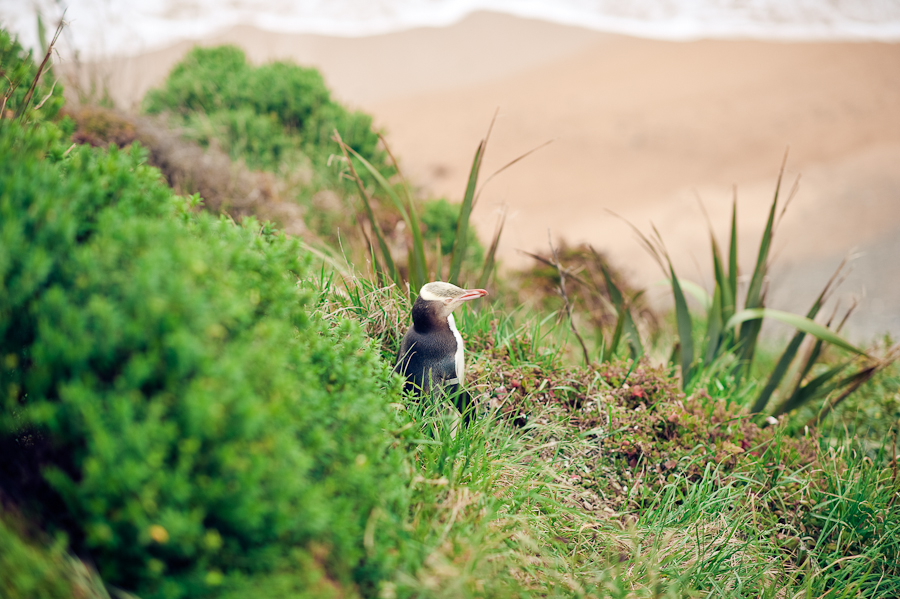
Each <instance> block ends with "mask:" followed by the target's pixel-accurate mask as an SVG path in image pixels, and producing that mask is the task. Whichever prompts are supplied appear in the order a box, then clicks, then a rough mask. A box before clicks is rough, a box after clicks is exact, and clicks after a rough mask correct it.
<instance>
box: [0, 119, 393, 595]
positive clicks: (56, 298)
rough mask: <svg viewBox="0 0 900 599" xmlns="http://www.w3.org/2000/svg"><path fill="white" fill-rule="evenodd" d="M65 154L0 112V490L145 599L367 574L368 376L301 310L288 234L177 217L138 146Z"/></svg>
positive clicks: (374, 566)
mask: <svg viewBox="0 0 900 599" xmlns="http://www.w3.org/2000/svg"><path fill="white" fill-rule="evenodd" d="M65 147H66V142H63V134H62V132H61V131H60V130H59V129H58V128H56V127H55V126H53V125H49V124H42V125H39V126H32V127H23V126H22V125H20V124H18V123H15V122H11V121H0V223H2V226H0V347H2V348H3V350H2V351H3V355H2V362H0V393H2V413H0V453H2V454H3V455H4V456H5V457H4V459H5V461H4V464H3V465H2V466H0V487H2V488H3V489H4V490H6V491H7V493H8V494H9V495H10V496H11V497H12V498H13V499H14V500H16V501H17V502H19V503H20V504H21V505H22V506H23V508H24V509H26V510H29V511H30V512H29V513H31V514H33V515H35V516H36V517H37V518H39V519H40V520H42V521H43V523H44V524H45V525H46V526H50V527H58V528H62V529H65V530H66V531H67V532H68V533H69V535H70V538H71V539H72V542H73V548H74V549H75V550H76V551H77V552H83V553H86V554H87V555H89V556H90V559H91V560H92V561H93V562H94V563H96V564H97V567H98V569H99V571H100V573H101V575H102V576H103V577H104V579H105V580H106V581H108V582H110V583H112V584H114V585H116V586H119V587H122V588H125V589H127V590H133V591H136V592H137V593H139V594H140V595H141V596H142V597H145V599H146V598H152V597H201V596H207V595H211V594H220V593H223V592H228V591H229V590H234V589H238V588H245V587H246V586H248V585H249V586H256V583H253V584H251V583H249V582H248V581H253V580H259V577H260V576H262V577H264V578H265V577H267V576H269V575H270V574H271V573H273V572H279V573H280V574H278V575H277V576H278V577H279V578H278V580H281V581H282V582H281V583H277V584H276V583H274V582H272V583H271V584H269V586H271V587H272V588H273V594H274V593H275V589H278V588H282V589H285V590H284V593H285V594H289V593H292V594H293V596H297V595H298V594H300V595H301V596H302V593H301V591H303V592H306V593H307V596H310V597H313V596H323V595H324V593H323V592H321V589H322V588H338V589H339V588H344V589H345V591H343V594H346V593H348V592H349V593H350V594H353V591H352V589H354V588H360V589H363V590H364V589H366V588H369V587H370V586H371V585H374V584H376V583H377V582H378V580H379V579H380V578H381V577H382V576H384V575H385V568H386V566H384V565H383V564H382V562H381V561H380V560H381V557H382V556H383V555H386V553H385V552H383V551H382V550H380V549H370V551H368V552H366V551H364V549H363V534H364V531H365V527H366V524H367V521H368V519H369V517H370V514H371V513H372V511H373V509H375V508H376V507H377V506H389V505H390V501H391V500H392V492H393V491H392V490H393V489H403V488H405V485H404V484H403V479H404V476H405V475H403V474H402V472H403V464H402V456H401V455H400V454H399V453H397V452H388V451H387V449H388V447H389V445H390V444H391V443H392V442H393V439H392V438H391V437H390V436H389V435H388V434H387V433H386V432H385V430H386V429H388V428H390V425H391V422H392V416H391V413H390V412H389V410H388V408H387V402H388V401H389V400H390V399H391V398H395V397H396V396H395V394H396V393H397V392H398V389H397V387H396V385H395V384H394V383H393V382H392V379H391V378H390V372H389V369H387V368H386V367H385V366H384V365H383V364H382V363H381V362H380V361H379V360H378V358H377V355H376V353H375V352H374V351H372V349H371V348H370V347H369V346H368V343H367V342H366V341H365V339H364V337H363V336H362V334H361V332H360V331H359V330H358V328H357V327H355V326H352V325H350V324H347V323H343V324H338V325H334V326H333V327H329V325H326V324H325V323H323V322H322V321H321V320H320V319H317V318H314V317H312V316H311V315H310V311H309V306H310V302H311V296H310V295H309V294H307V293H306V292H304V291H303V290H302V287H301V286H299V285H298V279H299V278H302V277H303V276H304V274H305V273H306V271H307V269H308V264H307V261H306V260H305V259H303V258H302V257H298V256H300V255H301V252H300V249H299V247H298V246H297V245H296V244H295V243H294V242H292V241H290V240H288V239H286V238H285V237H284V236H280V235H275V234H273V233H272V232H271V231H270V230H269V229H268V228H267V227H262V228H260V227H259V226H257V225H256V224H255V223H253V222H251V223H249V224H248V225H247V226H244V227H240V226H236V225H234V224H233V223H231V222H230V221H227V220H224V219H222V220H217V219H215V218H214V217H212V216H210V215H208V214H204V213H201V214H193V213H192V212H191V211H190V210H189V207H188V205H187V202H186V201H185V200H184V199H183V198H178V197H176V196H173V194H172V192H171V190H170V189H169V188H168V187H166V186H165V185H164V184H163V183H162V182H161V180H160V176H159V172H158V171H157V170H155V169H152V168H149V167H146V166H144V165H143V164H142V162H143V159H144V155H143V154H144V153H143V151H142V149H141V148H140V147H138V146H134V147H133V148H132V149H131V150H129V151H120V150H116V149H115V148H110V149H109V150H98V149H94V148H90V147H87V146H82V147H79V148H77V149H76V150H74V151H72V152H71V153H70V154H68V156H65V157H63V153H64V149H65ZM272 575H274V574H272ZM284 577H287V578H286V579H285V578H284ZM284 580H287V582H284ZM323 580H324V581H325V582H322V581H323ZM259 584H263V583H262V582H259ZM267 584H268V583H267ZM323 585H324V586H323ZM317 588H318V589H319V590H316V589H317Z"/></svg>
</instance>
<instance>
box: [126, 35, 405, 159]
mask: <svg viewBox="0 0 900 599" xmlns="http://www.w3.org/2000/svg"><path fill="white" fill-rule="evenodd" d="M144 110H145V111H146V112H148V113H151V114H157V113H163V112H168V113H171V114H173V115H175V116H176V117H177V118H178V119H179V125H181V126H183V127H185V128H186V129H187V134H188V136H190V137H192V138H194V139H195V140H197V141H198V142H200V143H201V144H204V145H208V144H210V143H213V142H215V143H218V144H219V145H221V146H222V147H223V148H224V149H225V150H226V151H227V152H228V153H229V154H230V155H231V157H232V158H234V159H243V160H245V161H246V162H247V164H248V165H249V166H251V167H253V168H259V169H264V170H270V171H279V170H284V169H290V168H291V167H292V166H293V165H295V164H296V159H297V157H296V154H297V153H298V152H302V153H303V154H305V155H306V156H307V157H308V158H309V160H310V161H311V162H312V163H313V164H314V165H315V166H316V167H318V168H319V169H324V168H325V167H326V163H327V161H328V157H329V155H330V154H331V153H332V152H334V151H336V149H337V148H336V146H335V145H334V143H333V142H332V141H331V137H332V134H333V131H334V130H335V129H337V130H338V131H339V132H340V133H341V136H342V137H343V138H344V141H345V142H346V143H347V144H349V145H350V146H351V147H353V148H354V149H355V150H356V151H358V152H359V153H360V154H361V155H362V156H364V157H365V158H366V159H367V160H369V161H370V162H372V163H373V164H375V165H377V166H378V167H379V169H380V170H383V171H384V172H385V173H389V172H390V169H389V168H388V166H387V162H386V160H385V159H386V156H385V154H384V152H383V151H381V150H378V148H377V145H378V134H377V133H375V132H374V131H373V130H372V118H371V117H370V116H368V115H366V114H364V113H361V112H351V111H348V110H347V109H346V108H344V107H343V106H341V105H340V104H338V103H336V102H334V101H333V100H332V99H331V94H330V92H329V91H328V88H327V87H326V86H325V82H324V80H323V79H322V76H321V75H320V74H319V72H318V71H317V70H315V69H312V68H304V67H300V66H297V65H295V64H291V63H288V62H274V63H271V64H266V65H263V66H260V67H253V66H251V65H250V64H248V63H247V60H246V57H245V56H244V53H243V51H241V50H240V49H239V48H236V47H234V46H220V47H216V48H194V49H193V50H192V51H191V52H189V53H188V55H187V56H185V58H184V59H183V60H182V61H181V62H180V63H178V64H177V65H176V66H175V68H173V69H172V72H171V73H170V74H169V77H168V79H166V82H165V83H164V84H163V86H162V87H161V88H159V89H155V90H151V91H150V92H149V93H148V94H147V96H146V98H145V99H144Z"/></svg>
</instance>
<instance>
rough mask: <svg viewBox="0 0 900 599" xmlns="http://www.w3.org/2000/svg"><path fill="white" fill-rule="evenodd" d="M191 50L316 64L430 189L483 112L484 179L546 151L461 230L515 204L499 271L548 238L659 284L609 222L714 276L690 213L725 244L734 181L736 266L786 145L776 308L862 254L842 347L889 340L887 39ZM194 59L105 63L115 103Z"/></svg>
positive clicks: (491, 41)
mask: <svg viewBox="0 0 900 599" xmlns="http://www.w3.org/2000/svg"><path fill="white" fill-rule="evenodd" d="M203 43H204V44H218V43H236V44H239V45H241V46H242V47H244V48H245V49H246V51H247V53H248V56H249V57H250V58H251V60H253V61H256V62H262V61H266V60H272V59H285V58H290V59H293V60H296V61H298V62H301V63H304V64H311V65H315V66H317V67H319V68H320V69H321V70H322V72H323V74H324V76H325V78H326V80H327V82H328V84H329V85H330V86H331V88H332V89H333V90H334V94H335V96H336V97H337V98H339V99H340V100H342V101H344V102H346V103H348V104H350V105H352V106H354V107H357V108H361V109H363V110H366V111H368V112H370V113H371V114H373V115H374V117H375V120H376V123H377V124H378V125H379V126H380V127H382V128H383V129H384V130H385V131H386V133H387V138H388V140H389V142H390V144H391V146H392V149H393V151H394V152H395V153H396V154H397V155H399V156H400V158H401V161H402V162H401V164H402V167H403V169H404V171H405V174H406V175H407V177H408V178H410V179H411V180H412V181H413V182H414V183H415V184H416V185H417V186H419V187H420V188H421V189H422V191H423V193H428V194H433V195H436V196H446V197H448V198H450V199H454V200H458V199H460V198H461V196H462V192H463V190H464V187H465V181H466V177H467V174H468V169H469V166H470V164H471V160H472V156H473V154H474V151H475V148H476V146H477V144H478V141H479V140H480V139H481V137H482V136H483V135H484V133H485V130H486V129H487V127H488V124H489V122H490V120H491V117H492V115H493V114H494V111H495V110H498V109H499V114H498V118H497V122H496V124H495V126H494V130H493V133H492V137H491V142H490V145H489V147H488V150H487V154H486V157H485V162H484V172H485V173H486V174H487V173H491V172H493V171H494V170H496V169H497V168H499V167H500V166H502V165H503V164H505V163H506V162H508V161H509V160H511V159H513V158H515V157H516V156H518V155H519V154H521V153H523V152H525V151H527V150H529V149H531V148H533V147H535V146H537V145H539V144H541V143H543V142H545V141H547V140H550V139H552V140H554V141H553V143H552V144H551V145H550V146H548V147H546V148H543V149H541V150H540V151H538V152H537V153H535V154H534V155H532V156H529V157H528V158H526V159H525V160H523V161H522V162H521V163H519V164H517V165H515V166H513V167H512V168H510V169H509V170H507V171H506V172H504V173H502V174H501V175H499V176H498V177H497V178H496V179H494V180H493V181H491V183H490V184H489V185H488V186H487V187H486V189H485V191H484V193H483V194H482V196H481V199H480V200H479V204H478V206H477V207H476V210H475V212H474V215H473V217H474V219H475V224H476V227H477V229H478V230H479V232H480V233H481V235H482V237H483V238H487V237H488V236H489V235H490V233H491V231H492V230H493V227H494V224H495V219H496V216H497V212H498V210H499V208H500V207H501V206H507V207H508V209H509V215H510V216H509V220H508V222H507V227H506V230H505V233H504V239H503V241H502V242H501V248H500V253H501V257H502V260H503V262H504V264H505V265H507V266H512V267H515V266H521V265H523V264H527V259H526V258H524V257H523V256H522V255H521V254H520V253H518V252H517V249H525V250H541V249H543V248H546V247H547V232H548V229H549V230H550V231H551V232H552V235H553V238H554V240H560V239H565V240H567V241H568V242H570V243H575V242H588V243H591V244H593V245H594V247H596V248H597V249H598V250H602V251H605V252H607V253H608V254H609V255H610V256H611V258H612V259H613V260H614V262H615V263H616V264H618V265H619V266H620V267H622V268H624V269H625V270H626V272H629V273H630V274H631V275H632V276H633V278H634V279H635V280H636V281H637V282H639V283H642V284H649V283H653V282H654V281H656V280H658V279H659V278H660V277H661V274H660V272H659V270H658V269H657V268H656V267H655V266H654V264H653V261H652V260H651V259H650V258H649V256H648V255H647V254H646V253H645V252H644V251H643V250H642V249H641V248H640V246H639V244H638V243H637V241H636V240H635V237H634V235H633V233H632V231H631V230H630V228H629V227H628V226H627V225H625V224H623V223H622V222H621V221H620V220H618V219H617V218H615V217H613V216H611V215H610V213H609V212H610V211H613V212H615V213H617V214H619V215H621V216H622V217H624V218H626V219H628V220H629V221H630V222H632V223H634V224H635V225H636V226H638V227H639V228H640V229H642V230H643V231H645V232H648V231H649V230H650V223H651V222H652V223H653V224H655V225H656V226H657V228H658V229H659V231H660V233H661V234H662V237H663V239H664V240H665V242H666V245H667V247H668V248H669V250H670V252H671V254H672V257H673V259H674V261H675V264H676V269H677V271H678V272H679V273H680V274H681V276H684V277H687V278H691V279H694V280H698V281H703V280H707V281H708V280H709V269H710V266H709V261H710V259H709V249H708V248H709V241H708V234H707V226H706V223H705V220H704V217H703V212H702V210H701V208H700V201H702V203H703V205H704V206H705V209H706V211H707V212H708V213H709V215H710V217H711V220H712V222H713V227H714V229H715V230H716V231H717V233H718V234H719V235H720V236H721V237H720V239H721V240H722V241H724V236H725V232H726V230H727V227H728V220H729V215H730V210H731V201H732V190H733V188H734V187H735V186H736V188H737V197H738V210H739V227H740V230H739V237H740V241H741V244H740V248H741V254H742V265H743V266H744V268H745V271H747V270H749V268H751V267H752V263H753V262H754V260H755V253H756V249H757V244H758V240H759V234H760V232H761V231H762V227H763V225H764V221H765V216H766V211H767V209H768V206H769V203H770V202H771V199H772V194H773V191H774V187H775V180H776V177H777V174H778V169H779V166H780V164H781V161H782V157H783V155H784V153H785V150H786V148H788V147H790V153H789V157H788V162H787V170H786V173H785V189H784V190H783V191H784V196H785V197H786V196H787V191H788V190H789V189H790V187H791V185H792V184H793V181H794V180H795V179H796V177H797V176H798V175H802V177H801V180H800V186H799V191H798V192H797V194H796V196H795V197H794V200H793V202H792V205H791V207H790V208H789V210H788V211H787V213H786V215H785V216H784V218H783V220H782V221H781V223H780V226H779V230H778V233H777V238H776V244H775V252H776V256H777V262H776V267H775V269H774V271H773V279H772V281H771V287H772V302H770V305H772V306H773V307H777V308H782V309H789V310H805V309H806V308H807V307H808V305H809V304H810V303H811V302H812V301H813V299H814V297H815V295H816V294H817V292H818V290H819V289H820V288H821V286H822V285H824V283H825V281H826V280H827V278H828V276H829V275H830V272H829V271H830V270H831V269H833V268H834V267H835V266H836V265H837V264H838V263H839V262H840V260H841V258H842V257H843V256H844V255H846V254H847V253H848V252H857V253H861V254H862V255H861V256H860V257H859V258H858V259H857V261H856V264H857V268H856V272H855V274H854V275H853V276H852V277H851V278H850V279H849V280H848V282H847V284H845V285H844V286H843V288H842V289H843V295H844V296H845V300H846V296H848V295H851V294H855V295H857V296H861V297H863V299H862V303H861V306H860V309H859V310H858V314H857V316H856V317H855V318H854V319H853V320H852V321H851V331H852V334H851V336H853V337H856V338H859V339H862V338H867V337H870V336H872V335H875V334H877V333H879V332H884V331H885V330H891V331H892V332H893V333H894V334H895V336H900V293H898V287H900V251H898V243H897V240H898V239H900V44H880V43H827V44H825V43H765V42H752V41H698V42H688V43H677V42H659V41H651V40H643V39H634V38H628V37H624V36H615V35H607V34H601V33H597V32H592V31H587V30H582V29H578V28H573V27H565V26H560V25H554V24H549V23H544V22H539V21H529V20H524V19H518V18H515V17H510V16H503V15H496V14H490V13H477V14H475V15H472V16H470V17H468V18H467V19H465V20H463V21H462V22H460V23H458V24H456V25H454V26H451V27H447V28H443V29H427V28H423V29H417V30H412V31H406V32H400V33H395V34H390V35H383V36H374V37H368V38H352V39H341V38H328V37H322V36H311V35H284V34H272V33H266V32H261V31H258V30H254V29H251V28H237V29H233V30H231V31H228V32H224V33H222V34H221V35H217V36H214V37H211V38H209V39H207V40H203ZM190 45H191V44H188V43H183V44H179V45H178V46H175V47H172V48H168V49H166V50H161V51H157V52H153V53H148V54H145V55H142V56H139V57H136V58H132V59H127V60H120V61H117V62H113V63H108V64H106V65H105V66H103V68H102V69H101V71H102V73H103V78H104V79H105V80H106V81H107V83H108V85H109V87H110V90H111V92H112V95H113V98H114V99H115V100H116V101H117V102H118V103H119V104H120V105H126V106H127V105H129V104H132V103H133V102H135V101H136V99H138V98H140V97H141V95H142V94H143V93H144V91H146V89H147V88H149V87H150V86H152V85H156V84H158V83H159V82H160V81H161V80H162V78H163V77H164V76H165V74H166V72H167V71H168V69H169V68H170V67H171V65H172V64H174V62H175V61H177V60H178V59H179V58H180V57H181V56H182V55H183V54H184V52H186V51H187V49H189V47H190ZM95 68H96V67H95ZM698 198H699V200H698Z"/></svg>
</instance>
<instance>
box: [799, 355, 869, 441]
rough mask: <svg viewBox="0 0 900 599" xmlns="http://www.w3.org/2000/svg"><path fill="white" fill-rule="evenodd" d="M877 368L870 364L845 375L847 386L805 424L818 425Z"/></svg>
mask: <svg viewBox="0 0 900 599" xmlns="http://www.w3.org/2000/svg"><path fill="white" fill-rule="evenodd" d="M878 370H879V365H872V366H868V367H866V368H862V369H861V370H858V371H857V372H855V373H853V374H852V375H850V376H849V377H847V379H845V380H846V381H847V388H846V389H844V391H843V392H841V394H840V395H838V396H837V397H835V398H834V399H832V400H830V401H828V402H826V403H825V405H824V406H822V409H821V410H819V413H818V414H817V415H816V416H814V417H813V418H811V419H810V420H809V422H807V423H806V426H810V427H812V426H818V425H819V423H821V422H822V420H824V419H825V417H826V416H828V414H830V413H831V411H832V410H834V408H836V407H837V406H838V405H839V404H840V403H841V402H842V401H844V400H845V399H847V397H849V396H850V395H851V394H852V393H853V392H854V391H856V390H857V389H859V388H860V387H861V386H862V384H863V383H865V382H866V381H868V380H869V379H870V378H872V377H873V376H874V375H875V373H876V372H878Z"/></svg>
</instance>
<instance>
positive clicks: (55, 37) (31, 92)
mask: <svg viewBox="0 0 900 599" xmlns="http://www.w3.org/2000/svg"><path fill="white" fill-rule="evenodd" d="M63 16H65V13H63ZM64 25H65V21H63V20H62V19H60V20H59V25H57V26H56V33H54V34H53V39H52V40H50V45H49V46H47V50H46V52H44V60H42V61H41V64H40V65H39V66H38V69H37V73H35V75H34V79H33V80H32V81H31V87H29V88H28V91H27V92H26V93H25V98H23V99H22V103H21V104H20V105H19V107H18V108H17V109H16V115H15V118H16V119H20V118H22V117H23V116H25V112H26V111H27V110H28V106H29V105H30V104H31V98H32V97H33V96H34V90H35V89H36V88H37V84H38V81H40V80H41V75H43V74H44V69H49V68H50V67H49V66H48V64H47V63H48V62H50V57H51V56H52V55H53V46H55V45H56V41H57V40H58V39H59V34H60V33H62V30H63V26H64Z"/></svg>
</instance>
